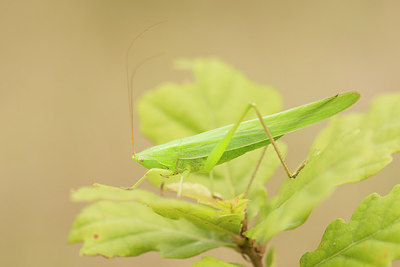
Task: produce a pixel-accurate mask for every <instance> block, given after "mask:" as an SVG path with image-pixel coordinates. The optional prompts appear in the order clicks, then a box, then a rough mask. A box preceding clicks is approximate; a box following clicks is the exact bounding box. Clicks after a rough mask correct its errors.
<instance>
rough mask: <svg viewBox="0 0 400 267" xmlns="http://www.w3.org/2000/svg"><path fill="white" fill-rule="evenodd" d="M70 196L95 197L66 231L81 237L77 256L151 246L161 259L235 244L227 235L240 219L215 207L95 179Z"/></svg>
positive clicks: (108, 254) (71, 237)
mask: <svg viewBox="0 0 400 267" xmlns="http://www.w3.org/2000/svg"><path fill="white" fill-rule="evenodd" d="M72 199H73V200H75V201H98V202H95V203H94V204H91V205H90V206H88V207H86V208H85V209H84V210H83V211H82V212H81V214H80V215H78V216H77V218H76V219H75V222H74V224H73V226H72V230H71V232H70V235H69V242H82V241H83V242H84V246H83V247H82V249H81V254H82V255H90V256H94V255H98V254H101V255H104V256H106V257H115V256H136V255H140V254H142V253H144V252H147V251H151V250H157V251H160V253H161V255H162V256H163V257H166V258H187V257H192V256H195V255H197V254H200V253H202V252H204V251H207V250H209V249H212V248H216V247H220V246H226V247H235V243H234V242H233V238H232V237H234V236H235V235H237V234H238V233H239V230H240V227H239V224H240V221H239V222H238V220H237V219H236V220H234V219H232V216H233V215H231V217H230V218H228V217H227V216H226V215H225V214H221V215H220V214H219V212H220V209H218V208H217V207H215V208H213V207H210V206H205V205H196V204H192V203H189V202H186V201H181V200H174V199H164V198H162V197H159V196H157V195H155V194H152V193H149V192H146V191H143V190H139V189H138V190H125V189H121V188H116V187H112V186H104V185H99V184H97V185H95V186H93V187H83V188H80V189H79V190H77V191H76V192H74V193H73V194H72ZM134 201H135V202H134ZM153 211H154V212H153ZM240 216H243V215H242V214H240V215H237V217H240ZM171 219H172V220H171Z"/></svg>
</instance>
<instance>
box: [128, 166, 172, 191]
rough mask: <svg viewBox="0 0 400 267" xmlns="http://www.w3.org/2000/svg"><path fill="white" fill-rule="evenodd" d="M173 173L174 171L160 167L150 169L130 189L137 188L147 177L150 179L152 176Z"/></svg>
mask: <svg viewBox="0 0 400 267" xmlns="http://www.w3.org/2000/svg"><path fill="white" fill-rule="evenodd" d="M173 174H174V172H173V171H171V170H168V169H158V168H153V169H150V170H148V171H147V172H146V173H145V174H144V175H143V177H142V178H140V179H139V181H137V182H136V183H135V184H134V185H133V186H132V187H131V188H130V189H136V188H137V187H138V186H139V185H140V184H141V183H142V182H143V181H144V180H145V179H148V178H150V177H151V176H154V175H157V176H158V177H159V176H162V177H169V176H171V175H173Z"/></svg>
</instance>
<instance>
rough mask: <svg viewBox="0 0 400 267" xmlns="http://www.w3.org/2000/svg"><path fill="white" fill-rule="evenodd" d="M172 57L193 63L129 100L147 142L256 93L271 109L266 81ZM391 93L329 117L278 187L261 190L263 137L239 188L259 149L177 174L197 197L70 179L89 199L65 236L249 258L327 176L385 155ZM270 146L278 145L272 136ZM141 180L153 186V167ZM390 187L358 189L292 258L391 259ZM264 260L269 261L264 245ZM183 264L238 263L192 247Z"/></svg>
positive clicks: (214, 120) (302, 208)
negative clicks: (342, 211) (352, 205)
mask: <svg viewBox="0 0 400 267" xmlns="http://www.w3.org/2000/svg"><path fill="white" fill-rule="evenodd" d="M180 66H181V67H184V68H186V69H190V70H192V71H193V74H194V78H195V80H194V82H192V83H183V84H172V83H169V84H164V85H162V86H160V87H159V88H157V89H156V90H155V91H152V92H149V93H147V94H146V95H145V96H144V97H143V98H142V100H141V101H140V102H139V104H138V113H139V116H140V118H141V129H142V131H143V133H144V134H145V135H146V136H148V137H149V138H150V139H151V140H153V141H154V142H155V143H156V144H160V143H163V142H166V141H170V140H173V139H178V138H182V137H186V136H190V135H193V134H197V133H199V132H202V131H206V130H210V129H213V128H216V127H219V126H223V125H226V124H230V123H232V122H234V121H236V120H237V118H238V117H239V116H240V113H241V112H242V111H243V109H244V107H245V105H246V104H247V102H248V101H254V102H256V103H257V104H258V107H259V108H260V109H261V111H262V113H263V115H267V114H270V113H275V112H277V111H278V110H279V109H280V107H281V101H280V96H279V94H278V93H277V92H276V91H275V90H274V89H271V88H269V87H266V86H260V85H256V84H254V83H253V82H251V81H249V80H247V79H246V78H245V77H244V76H243V75H242V74H240V73H239V72H237V71H236V70H234V69H233V68H231V67H229V66H227V65H226V64H224V63H222V62H221V61H219V60H216V59H210V60H194V61H181V62H180ZM398 103H400V94H388V95H383V96H380V97H379V98H377V99H376V100H375V101H374V102H373V105H372V108H371V110H370V111H369V112H368V113H366V114H351V115H346V116H341V117H335V118H334V119H332V120H331V121H330V123H329V125H328V126H327V127H326V129H325V130H323V131H322V132H321V133H320V134H319V135H318V137H317V139H316V140H315V142H314V144H313V146H312V148H311V150H310V155H309V157H308V163H307V165H306V167H305V168H304V169H303V170H302V171H301V172H300V174H299V175H298V176H297V178H296V179H286V180H285V181H284V182H283V184H282V186H281V188H280V190H279V192H278V194H277V195H275V196H273V197H271V198H270V199H268V200H267V191H266V188H265V183H266V182H267V181H268V179H269V178H270V177H271V176H272V174H273V173H274V171H275V169H276V168H277V167H278V166H279V164H280V163H279V160H278V157H277V156H276V153H275V151H274V150H273V149H272V148H271V147H269V148H268V149H267V152H266V153H265V156H264V160H263V162H262V164H261V166H260V169H259V170H258V173H257V175H256V177H255V180H254V182H253V185H252V187H251V189H250V191H249V193H248V194H247V195H246V196H245V197H244V196H243V195H242V194H243V193H244V192H245V190H246V187H247V184H248V181H249V179H250V177H251V175H252V172H253V170H254V167H255V165H256V163H257V161H258V158H259V157H260V151H253V152H249V153H246V154H245V155H243V156H241V157H239V158H236V159H234V160H232V161H230V162H228V163H225V164H223V165H220V166H217V167H215V168H214V170H213V174H214V175H213V176H214V179H213V180H212V182H210V179H209V176H208V175H203V174H191V175H190V176H189V178H188V179H187V180H186V182H185V183H184V188H183V196H186V197H190V198H194V199H196V200H197V201H198V202H199V203H192V202H188V201H185V200H183V199H169V198H166V197H162V196H158V195H156V194H153V193H150V192H147V191H144V190H140V189H137V190H126V189H122V188H116V187H112V186H104V185H95V186H93V187H83V188H80V189H78V190H77V191H75V192H73V193H72V199H73V200H74V201H83V202H92V203H91V204H89V205H88V206H87V207H85V208H84V209H83V210H82V211H81V213H80V214H79V215H78V216H77V217H76V219H75V221H74V223H73V226H72V229H71V232H70V235H69V241H70V242H83V247H82V249H81V252H80V253H81V254H82V255H91V256H92V255H99V254H100V255H104V256H106V257H115V256H136V255H140V254H142V253H145V252H147V251H159V252H160V255H161V256H162V257H166V258H187V257H192V256H194V255H198V254H200V253H202V252H204V251H207V250H210V249H213V248H217V247H229V248H234V249H236V250H239V251H240V252H241V253H244V254H246V255H248V256H249V257H252V256H253V260H254V257H255V258H257V255H254V254H252V253H251V252H254V251H256V252H257V253H260V251H262V253H264V245H265V244H266V242H267V241H269V240H270V239H271V238H272V237H274V236H275V235H277V234H279V233H280V232H282V231H285V230H288V229H293V228H296V227H298V226H300V225H301V224H303V223H304V222H305V221H306V219H307V218H308V216H309V214H310V213H311V211H312V210H313V208H314V207H315V206H316V205H318V203H320V202H321V201H322V200H324V199H325V198H326V197H327V196H328V195H329V194H330V193H331V191H332V189H334V188H335V187H336V186H339V185H341V184H345V183H352V182H358V181H361V180H364V179H366V178H368V177H370V176H372V175H373V174H375V173H376V172H378V171H379V170H381V169H382V168H383V167H385V166H386V165H387V164H389V163H390V162H391V161H392V157H391V154H392V153H395V152H398V151H400V105H399V104H398ZM249 116H251V117H254V114H250V115H249ZM279 147H280V149H281V150H283V151H286V146H285V145H284V144H283V143H281V142H280V143H279ZM140 176H141V175H137V178H139V177H140ZM178 179H179V177H170V178H169V179H165V180H166V181H165V182H166V183H167V184H166V185H165V189H167V190H172V191H177V182H178ZM149 180H150V181H151V182H152V183H153V184H154V185H156V186H157V187H158V186H160V179H159V177H150V178H149ZM134 182H135V181H132V183H134ZM399 191H400V189H399V187H395V189H393V191H392V192H391V193H390V194H389V195H388V196H386V197H384V198H380V197H378V196H376V195H372V196H370V197H368V198H367V199H366V200H364V201H363V202H362V204H361V205H360V206H359V208H358V209H357V210H356V211H355V213H354V215H353V217H352V219H351V220H350V222H349V223H344V222H343V221H341V220H337V221H334V222H333V223H332V224H331V225H330V226H329V227H328V229H327V231H326V233H325V235H324V237H323V240H322V242H321V245H320V247H319V248H318V249H317V250H316V251H314V252H311V253H307V254H305V255H304V256H303V258H302V260H301V264H302V265H304V266H315V265H317V264H319V263H324V264H327V265H326V266H338V265H344V264H346V266H358V265H357V264H359V263H361V260H362V261H363V263H365V264H366V265H367V264H370V265H371V266H372V265H374V266H387V265H388V264H389V263H390V261H391V260H393V259H396V258H399V254H400V252H399V251H400V244H399V240H400V237H399V235H398V233H399V230H400V229H399V227H400V226H399V223H398V221H399V214H400V213H399V210H400V209H399V207H398V205H399V204H398V203H400V201H399V197H400V196H399ZM213 195H214V196H219V197H220V198H221V199H219V198H215V197H213ZM396 202H397V203H396ZM256 216H257V219H256V221H255V223H254V225H250V224H247V223H246V220H244V219H247V222H250V221H251V220H252V219H254V218H255V217H256ZM396 216H397V217H396ZM246 230H247V231H246ZM243 231H245V232H244V233H243ZM257 253H256V254H257ZM347 260H348V261H347ZM345 261H346V262H345ZM265 263H267V266H275V265H276V261H275V251H274V250H273V249H272V248H270V249H269V250H268V253H267V257H266V259H265ZM352 264H353V265H352ZM375 264H376V265H375ZM194 266H240V265H237V264H232V263H226V262H223V261H220V260H218V259H215V258H212V257H204V258H203V259H202V260H201V261H200V262H196V263H194ZM324 266H325V265H324ZM360 266H361V265H360Z"/></svg>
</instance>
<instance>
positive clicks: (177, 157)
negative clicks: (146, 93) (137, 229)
mask: <svg viewBox="0 0 400 267" xmlns="http://www.w3.org/2000/svg"><path fill="white" fill-rule="evenodd" d="M358 98H359V94H358V93H355V92H348V93H343V94H339V95H336V96H333V97H329V98H326V99H323V100H319V101H316V102H312V103H310V104H306V105H302V106H299V107H295V108H292V109H289V110H286V111H283V112H279V113H275V114H272V115H268V116H265V117H262V120H263V122H264V123H262V121H261V116H260V115H259V119H252V120H248V121H243V122H241V121H242V120H243V117H244V115H245V114H246V113H247V111H248V110H249V109H250V108H251V105H250V107H249V108H247V109H246V111H245V113H244V114H243V115H242V117H241V119H240V120H239V121H238V122H237V123H236V124H234V125H227V126H224V127H220V128H217V129H213V130H210V131H207V132H203V133H200V134H197V135H194V136H190V137H186V138H182V139H178V140H174V141H171V142H168V143H165V144H162V145H157V146H154V147H151V148H149V149H147V150H144V151H142V152H140V153H137V154H136V155H134V156H133V159H134V160H135V161H137V162H138V163H139V164H141V165H143V166H144V167H146V168H147V169H150V170H149V172H152V171H154V172H160V173H161V174H162V175H164V176H168V175H174V174H178V173H181V174H182V177H184V176H187V175H188V174H189V173H190V172H209V171H210V170H211V169H212V168H213V167H214V166H215V165H218V164H222V163H224V162H227V161H230V160H232V159H234V158H236V157H239V156H241V155H243V154H244V153H246V152H249V151H252V150H255V149H258V148H261V147H264V146H266V145H268V144H270V143H271V142H272V143H273V140H277V139H279V138H280V137H282V136H283V135H284V134H287V133H289V132H292V131H295V130H298V129H300V128H303V127H305V126H308V125H310V124H313V123H316V122H319V121H321V120H324V119H326V118H329V117H331V116H333V115H335V114H337V113H339V112H340V111H342V110H344V109H346V108H348V107H349V106H351V105H352V104H354V103H355V102H356V101H357V100H358ZM253 107H255V106H253ZM266 127H268V128H266ZM268 130H269V132H270V136H268ZM275 149H276V147H275ZM277 152H278V151H277ZM278 154H279V152H278ZM285 168H286V166H285ZM149 172H148V173H149ZM145 176H146V175H145ZM145 176H144V177H143V178H142V179H140V180H139V181H138V182H137V183H136V184H135V185H134V186H133V188H135V187H136V186H137V185H138V184H139V183H140V182H141V181H142V180H143V179H144V178H145Z"/></svg>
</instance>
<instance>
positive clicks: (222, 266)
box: [193, 257, 245, 267]
mask: <svg viewBox="0 0 400 267" xmlns="http://www.w3.org/2000/svg"><path fill="white" fill-rule="evenodd" d="M238 266H239V267H240V266H245V265H242V264H237V263H228V262H225V261H221V260H219V259H216V258H213V257H203V258H202V259H201V261H198V262H194V263H193V267H238Z"/></svg>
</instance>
